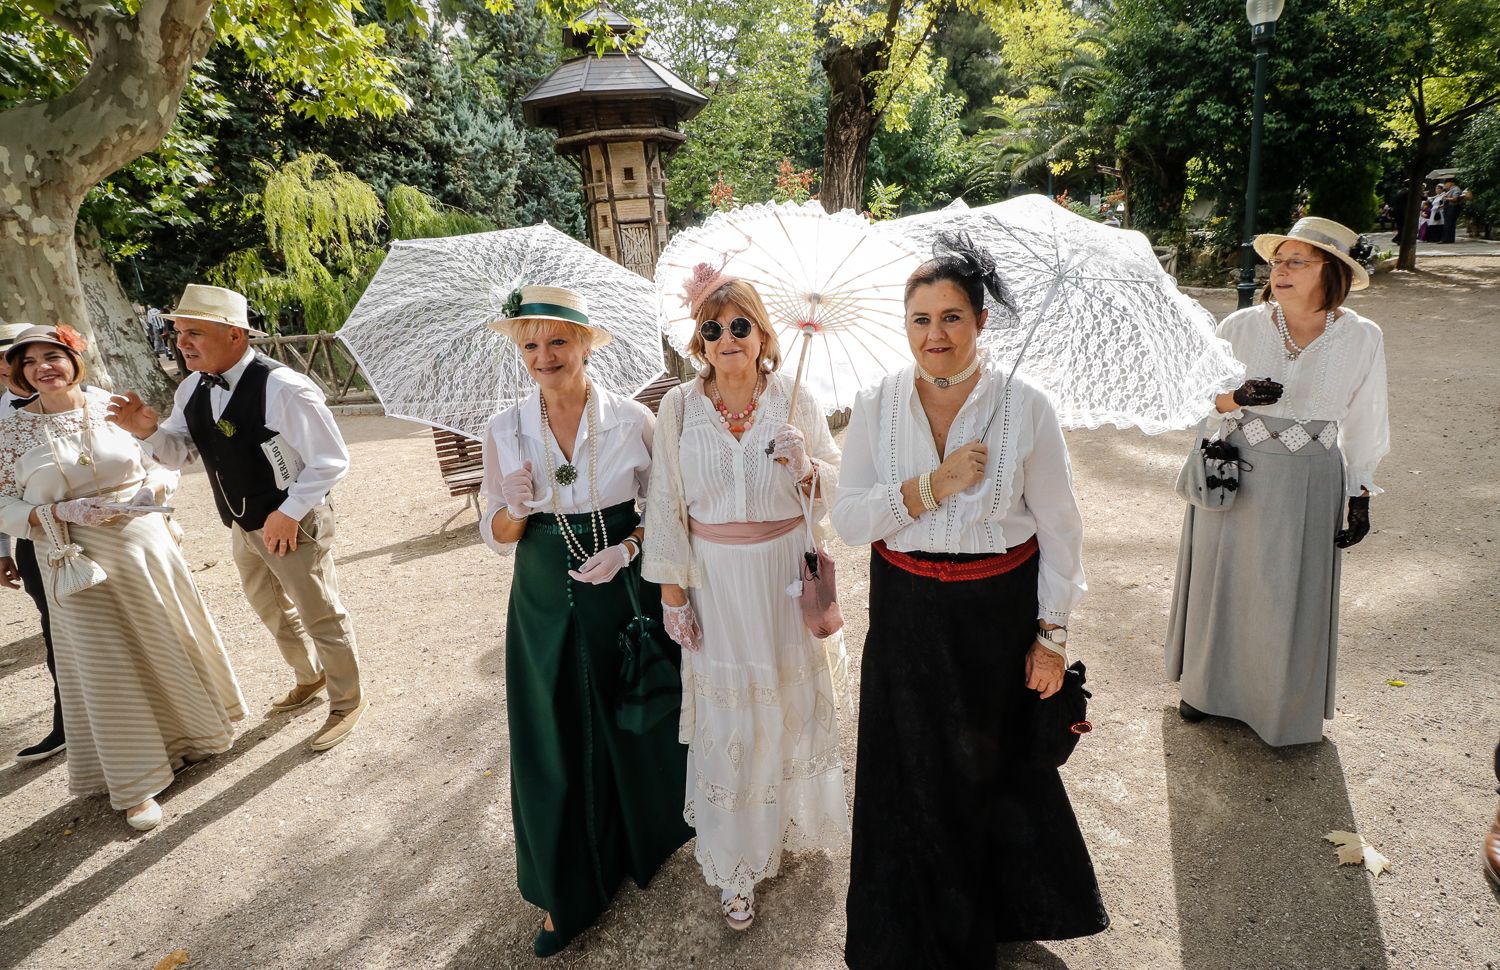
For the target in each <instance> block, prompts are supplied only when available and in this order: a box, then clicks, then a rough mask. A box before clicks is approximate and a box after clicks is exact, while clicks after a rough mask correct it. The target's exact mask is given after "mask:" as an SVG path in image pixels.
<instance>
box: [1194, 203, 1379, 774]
mask: <svg viewBox="0 0 1500 970" xmlns="http://www.w3.org/2000/svg"><path fill="white" fill-rule="evenodd" d="M1360 245H1361V240H1360V238H1359V236H1358V235H1357V234H1355V233H1354V232H1352V231H1351V230H1349V229H1347V228H1345V227H1344V226H1342V225H1339V224H1338V223H1336V222H1332V221H1330V220H1328V219H1319V218H1316V217H1308V218H1305V219H1301V220H1299V221H1298V222H1297V224H1296V225H1295V226H1293V227H1292V230H1291V232H1290V233H1288V234H1287V235H1284V236H1283V235H1262V236H1257V237H1256V239H1255V251H1256V252H1257V253H1259V254H1260V256H1261V257H1262V258H1263V259H1265V260H1266V261H1267V262H1269V263H1270V264H1271V279H1270V282H1269V283H1268V284H1267V285H1266V288H1265V290H1264V291H1263V292H1262V294H1261V301H1260V303H1259V304H1258V305H1257V306H1254V307H1251V308H1249V309H1245V310H1240V311H1238V312H1237V313H1233V314H1231V315H1230V316H1229V317H1227V318H1226V319H1225V320H1224V322H1223V323H1221V324H1220V325H1219V330H1218V333H1219V336H1220V337H1223V338H1224V339H1226V340H1228V341H1229V342H1230V343H1231V344H1232V345H1233V347H1234V353H1235V356H1236V357H1238V358H1239V359H1240V360H1242V361H1243V362H1244V363H1245V366H1246V368H1247V372H1248V373H1249V374H1250V377H1251V379H1250V380H1247V381H1246V382H1245V384H1244V385H1243V386H1242V387H1240V388H1239V389H1238V390H1236V391H1234V392H1233V393H1232V394H1222V395H1220V396H1219V398H1218V400H1217V401H1216V402H1215V403H1216V409H1217V411H1218V414H1217V415H1216V416H1215V417H1212V418H1210V419H1208V422H1207V424H1208V427H1207V428H1206V429H1205V435H1208V436H1210V437H1212V438H1216V439H1226V440H1227V441H1228V443H1229V444H1230V445H1232V446H1234V447H1235V448H1237V449H1238V450H1239V458H1240V461H1241V465H1240V478H1239V488H1238V490H1237V491H1236V492H1234V500H1233V501H1232V502H1231V503H1230V504H1229V505H1228V507H1227V508H1224V509H1214V510H1209V509H1204V508H1201V507H1198V506H1195V505H1189V506H1188V509H1187V515H1186V518H1185V520H1184V522H1183V528H1182V545H1181V548H1180V551H1179V553H1178V559H1177V587H1176V590H1175V592H1174V594H1173V597H1172V613H1171V621H1170V626H1169V629H1168V635H1167V674H1168V676H1170V677H1171V678H1172V679H1173V680H1178V681H1180V682H1181V685H1182V703H1181V706H1180V708H1179V710H1180V711H1181V713H1182V716H1183V717H1184V718H1185V719H1186V720H1189V721H1198V720H1201V719H1202V718H1204V717H1206V716H1208V715H1210V714H1212V715H1217V716H1221V717H1231V718H1235V719H1237V720H1240V721H1244V722H1245V723H1246V724H1248V725H1250V727H1252V728H1254V729H1255V732H1256V733H1257V734H1259V735H1260V736H1261V738H1262V739H1264V740H1265V742H1266V743H1267V744H1271V745H1277V746H1279V745H1288V744H1306V743H1309V742H1313V741H1317V740H1319V739H1321V738H1322V736H1323V720H1324V719H1325V718H1329V717H1332V716H1333V697H1334V666H1335V657H1336V654H1337V648H1338V593H1339V568H1340V558H1341V556H1342V554H1343V552H1342V551H1343V550H1344V549H1347V548H1349V547H1350V546H1352V545H1354V544H1355V543H1357V542H1359V541H1360V540H1361V539H1363V538H1364V537H1365V535H1366V534H1367V533H1368V532H1369V531H1370V496H1371V495H1378V494H1380V491H1381V490H1380V489H1379V488H1377V487H1376V485H1375V468H1376V466H1377V465H1379V463H1380V460H1381V458H1383V457H1384V456H1385V454H1386V452H1387V451H1389V450H1390V428H1389V422H1388V419H1387V414H1386V380H1385V347H1384V342H1383V339H1382V337H1381V333H1380V328H1379V327H1377V326H1376V325H1375V324H1374V323H1373V322H1371V321H1370V320H1367V319H1365V318H1364V317H1362V316H1360V315H1359V314H1357V313H1355V312H1354V311H1353V310H1350V309H1348V308H1347V307H1344V306H1342V305H1341V304H1342V303H1343V301H1344V299H1345V297H1347V296H1348V294H1349V291H1350V290H1360V289H1364V288H1365V287H1366V286H1368V285H1369V283H1370V278H1369V275H1368V274H1367V273H1366V272H1365V269H1364V267H1363V266H1361V265H1360V263H1359V262H1358V260H1357V259H1356V258H1354V257H1353V256H1351V255H1350V254H1351V251H1353V252H1355V254H1356V255H1358V249H1359V247H1360ZM1195 454H1198V452H1196V451H1195ZM1346 507H1347V513H1346ZM1346 517H1347V522H1345V519H1346ZM1341 525H1342V526H1343V528H1340V526H1341Z"/></svg>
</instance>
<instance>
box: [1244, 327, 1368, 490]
mask: <svg viewBox="0 0 1500 970" xmlns="http://www.w3.org/2000/svg"><path fill="white" fill-rule="evenodd" d="M1218 333H1219V336H1220V337H1223V338H1224V339H1225V340H1228V341H1229V342H1230V344H1231V345H1233V347H1234V355H1235V357H1237V358H1239V359H1240V360H1241V361H1242V362H1243V363H1244V365H1245V368H1246V371H1245V376H1246V377H1269V378H1270V379H1271V380H1273V381H1276V382H1278V383H1279V384H1281V385H1282V387H1283V388H1284V390H1283V392H1282V395H1281V400H1279V401H1277V402H1276V403H1275V404H1272V405H1269V406H1265V407H1254V408H1251V409H1250V411H1251V412H1252V415H1254V414H1264V415H1268V416H1271V417H1277V418H1291V419H1293V420H1297V421H1337V422H1338V423H1339V450H1340V451H1342V452H1343V454H1344V464H1345V466H1346V467H1347V469H1348V474H1347V476H1346V477H1347V479H1348V492H1349V494H1350V495H1358V494H1359V493H1360V490H1361V489H1368V490H1369V492H1370V494H1371V495H1379V494H1380V493H1381V491H1382V489H1380V488H1377V487H1376V485H1375V469H1376V467H1377V466H1378V465H1379V464H1380V460H1381V459H1382V458H1384V457H1385V456H1386V453H1387V452H1389V451H1390V450H1391V427H1390V417H1389V409H1388V404H1387V398H1386V379H1385V339H1384V337H1383V335H1382V334H1381V332H1380V328H1379V327H1378V326H1376V325H1375V324H1374V322H1372V321H1370V320H1367V319H1365V318H1364V317H1362V316H1360V315H1359V314H1357V313H1355V312H1354V311H1353V310H1350V309H1349V308H1347V307H1343V308H1341V312H1340V315H1339V317H1338V318H1337V319H1335V320H1334V321H1333V325H1332V326H1330V327H1329V328H1328V329H1327V330H1326V331H1325V332H1324V333H1323V335H1322V336H1320V337H1319V338H1318V339H1316V340H1314V341H1313V342H1312V343H1310V344H1308V345H1307V347H1306V348H1305V349H1304V350H1303V351H1302V354H1301V355H1300V356H1299V357H1298V358H1297V359H1296V360H1294V361H1289V360H1287V359H1286V353H1285V351H1284V350H1283V344H1282V341H1281V334H1280V332H1279V331H1278V330H1277V329H1276V321H1275V320H1274V319H1272V317H1271V306H1270V304H1265V303H1263V304H1260V305H1259V306H1253V307H1248V308H1246V309H1244V310H1239V311H1236V312H1235V313H1231V314H1230V315H1229V316H1227V317H1225V318H1224V322H1223V323H1221V324H1219V330H1218ZM1223 417H1225V418H1230V417H1234V418H1241V419H1243V417H1244V413H1243V412H1242V411H1240V410H1235V411H1231V412H1228V413H1227V414H1225V415H1223Z"/></svg>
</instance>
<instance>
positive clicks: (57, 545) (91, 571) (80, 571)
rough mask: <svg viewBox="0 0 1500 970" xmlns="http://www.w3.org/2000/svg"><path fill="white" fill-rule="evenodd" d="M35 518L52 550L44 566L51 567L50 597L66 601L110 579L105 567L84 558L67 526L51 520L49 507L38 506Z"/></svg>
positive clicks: (50, 508) (48, 552)
mask: <svg viewBox="0 0 1500 970" xmlns="http://www.w3.org/2000/svg"><path fill="white" fill-rule="evenodd" d="M36 517H37V520H38V521H40V522H41V523H42V531H43V532H45V533H47V538H48V540H50V541H51V543H52V548H51V549H50V550H48V551H47V565H48V566H50V567H51V568H52V596H53V597H54V598H55V599H58V600H63V599H67V598H68V597H69V596H72V595H73V594H74V593H77V592H80V591H82V590H85V589H88V588H89V587H91V586H98V585H99V584H100V583H102V582H104V580H106V579H107V578H109V577H108V576H107V575H106V574H105V572H104V568H103V567H102V566H100V565H99V564H98V563H96V562H94V560H92V559H90V558H89V557H88V556H85V555H84V554H83V547H82V546H80V545H78V543H76V542H73V541H72V537H71V536H70V535H69V534H68V526H67V523H65V522H59V521H58V520H57V519H56V518H54V517H53V515H52V506H50V505H38V506H37V509H36Z"/></svg>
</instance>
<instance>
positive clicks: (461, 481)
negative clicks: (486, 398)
mask: <svg viewBox="0 0 1500 970" xmlns="http://www.w3.org/2000/svg"><path fill="white" fill-rule="evenodd" d="M432 442H433V445H434V446H435V447H436V448H437V459H438V473H439V474H441V475H442V476H443V484H444V485H446V486H448V494H449V495H452V496H453V497H454V498H459V497H463V498H464V499H465V501H464V504H463V505H462V506H460V507H459V510H458V511H457V512H454V513H453V514H452V515H450V516H448V521H447V522H444V523H443V529H444V530H446V529H447V528H448V524H449V523H451V522H452V521H453V520H454V519H456V518H458V517H459V516H460V515H462V514H463V511H464V509H466V508H468V507H470V506H473V508H474V511H475V513H476V514H479V515H481V516H482V515H483V512H482V510H481V509H480V508H479V487H480V485H482V484H483V482H484V446H483V445H482V444H480V443H479V442H478V441H475V440H474V439H473V438H465V437H464V436H463V435H461V434H455V433H454V432H452V431H446V430H444V429H442V428H433V429H432Z"/></svg>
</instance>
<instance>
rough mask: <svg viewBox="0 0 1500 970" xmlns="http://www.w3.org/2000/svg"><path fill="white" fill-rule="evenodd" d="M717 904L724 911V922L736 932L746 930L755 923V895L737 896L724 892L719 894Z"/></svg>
mask: <svg viewBox="0 0 1500 970" xmlns="http://www.w3.org/2000/svg"><path fill="white" fill-rule="evenodd" d="M719 904H720V906H721V907H722V908H723V911H724V922H725V923H726V924H727V925H728V926H729V928H730V929H732V930H736V931H742V930H748V929H749V928H750V924H751V923H753V922H755V894H754V893H753V892H752V893H750V894H749V895H747V896H739V895H736V894H734V893H731V892H728V891H725V892H722V893H720V896H719Z"/></svg>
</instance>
